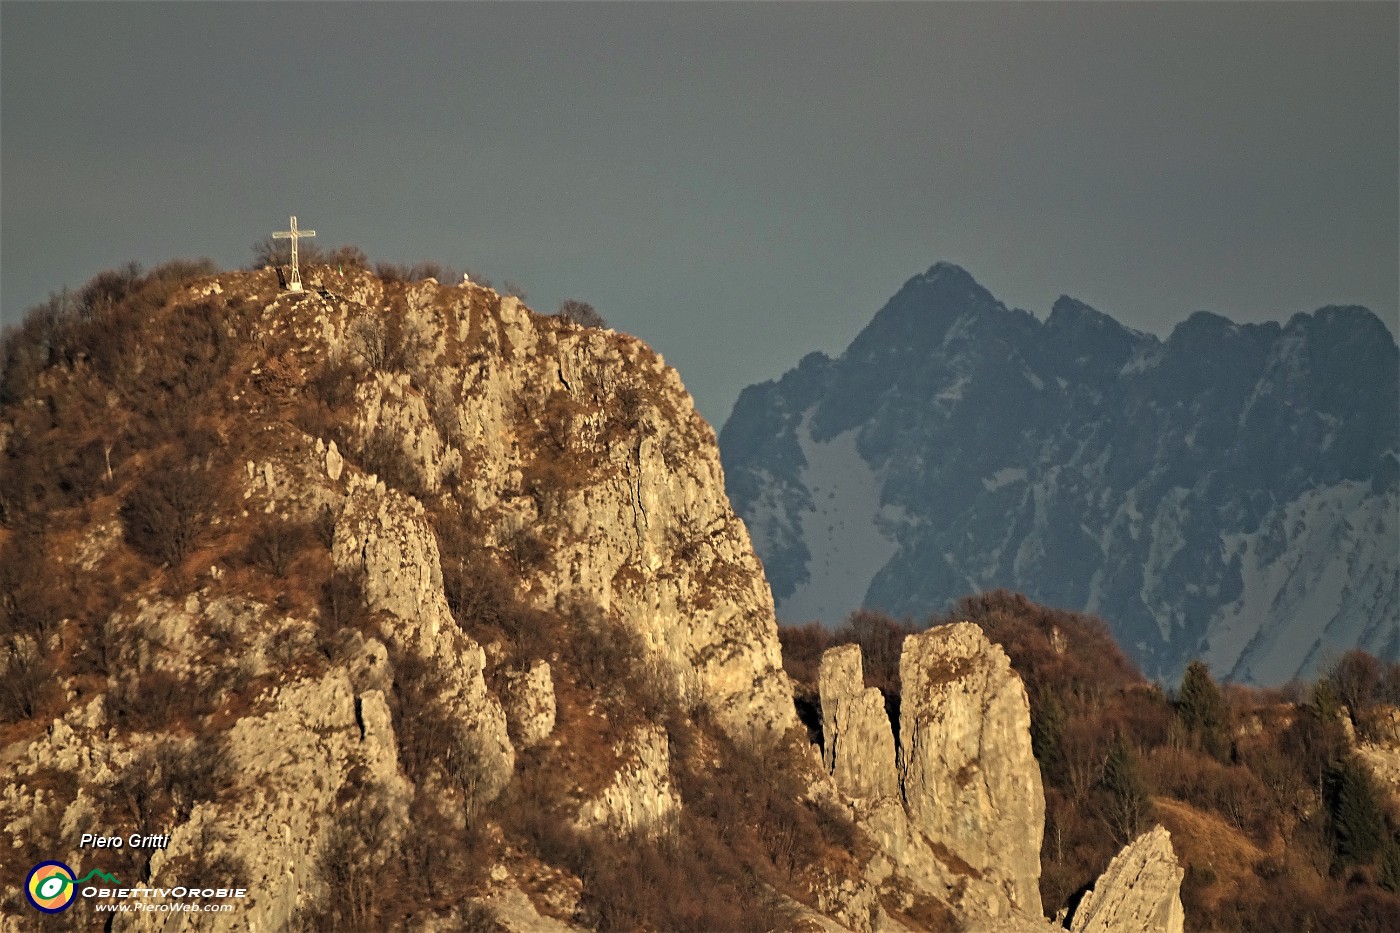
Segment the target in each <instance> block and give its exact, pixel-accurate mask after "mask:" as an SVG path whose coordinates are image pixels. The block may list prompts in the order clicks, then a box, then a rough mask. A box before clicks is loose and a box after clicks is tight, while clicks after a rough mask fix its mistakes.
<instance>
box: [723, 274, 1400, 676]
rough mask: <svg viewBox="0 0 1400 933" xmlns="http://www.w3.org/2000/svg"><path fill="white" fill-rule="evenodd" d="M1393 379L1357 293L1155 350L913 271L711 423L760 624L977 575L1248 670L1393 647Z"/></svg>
mask: <svg viewBox="0 0 1400 933" xmlns="http://www.w3.org/2000/svg"><path fill="white" fill-rule="evenodd" d="M1398 376H1400V353H1398V352H1397V349H1396V344H1395V337H1394V336H1393V335H1392V334H1391V333H1390V331H1389V330H1388V329H1387V327H1386V325H1385V324H1384V323H1383V322H1382V321H1381V320H1380V319H1379V318H1378V317H1377V316H1376V315H1374V314H1372V313H1371V312H1369V311H1367V310H1366V309H1364V308H1358V307H1328V308H1322V309H1320V310H1317V311H1315V312H1313V313H1310V314H1297V315H1294V316H1293V317H1292V318H1291V319H1289V320H1288V321H1287V323H1286V324H1282V325H1280V324H1276V323H1266V324H1242V325H1237V324H1234V323H1231V322H1230V321H1228V320H1226V319H1225V318H1223V317H1220V316H1218V315H1214V314H1210V313H1207V312H1204V311H1202V312H1197V313H1195V314H1193V315H1191V316H1190V317H1189V318H1187V319H1186V320H1185V321H1183V322H1182V323H1181V324H1180V325H1179V326H1178V327H1177V328H1176V329H1175V330H1174V331H1173V332H1172V334H1171V335H1170V336H1169V337H1168V338H1167V339H1165V340H1160V339H1158V338H1157V337H1155V336H1152V335H1150V334H1144V333H1139V332H1137V331H1133V330H1130V329H1129V328H1126V327H1124V326H1122V325H1121V324H1119V323H1118V322H1117V321H1115V320H1114V319H1113V318H1111V317H1109V316H1108V315H1106V314H1103V313H1100V312H1099V311H1096V310H1094V309H1093V308H1090V307H1088V306H1087V305H1084V304H1083V303H1081V302H1078V301H1075V300H1073V299H1071V298H1060V299H1059V300H1058V301H1056V302H1055V305H1054V307H1053V309H1052V310H1051V311H1050V313H1049V315H1048V317H1047V318H1045V319H1043V320H1038V319H1037V318H1035V317H1033V316H1032V315H1031V314H1030V313H1028V312H1026V311H1022V310H1018V309H1014V308H1008V307H1006V306H1005V305H1004V304H1002V303H1001V302H1000V301H998V300H997V299H996V298H995V297H994V296H993V295H991V294H990V293H989V292H988V291H987V290H986V289H984V288H983V287H982V286H981V285H979V284H978V283H977V282H976V281H975V280H974V279H973V277H972V276H971V275H969V274H968V273H967V272H966V271H964V270H962V269H960V268H958V267H956V266H953V265H950V264H948V263H938V264H937V265H935V266H933V267H932V268H930V269H929V270H928V271H927V272H925V273H923V274H921V275H917V276H914V277H913V278H911V279H910V280H909V281H908V282H906V283H905V284H904V286H903V287H902V288H900V289H899V291H898V292H897V293H896V294H895V295H894V296H893V297H892V298H891V299H890V300H889V302H888V303H887V304H886V305H885V306H884V308H882V309H880V310H879V311H878V312H877V313H876V314H875V315H874V317H873V318H872V320H871V321H870V323H869V325H868V326H867V327H866V328H865V329H864V330H863V331H862V332H861V333H860V335H859V336H857V337H856V339H855V340H853V341H852V342H851V345H850V346H849V347H848V348H847V349H846V350H845V352H844V353H842V354H841V355H840V356H839V357H836V358H829V357H827V356H825V355H824V354H821V353H812V354H809V355H808V356H807V357H805V358H803V360H802V361H801V362H800V363H799V364H798V365H797V367H796V368H794V369H792V370H790V371H788V372H787V373H785V374H783V375H782V377H781V378H780V379H775V380H774V381H773V382H767V383H763V384H760V385H755V386H750V387H749V388H747V389H745V390H744V391H743V393H742V394H741V395H740V397H739V399H738V401H737V403H736V404H735V407H734V412H733V414H732V415H731V416H730V418H729V421H728V422H727V423H726V424H725V425H724V429H723V431H722V432H721V435H720V438H721V448H722V451H723V455H724V466H725V474H726V481H727V483H728V488H729V494H730V497H731V498H732V499H733V501H734V505H735V508H736V510H737V511H738V512H739V514H740V515H742V516H743V517H744V520H745V521H746V522H748V525H749V529H750V533H751V534H752V535H753V538H754V546H755V547H756V548H757V549H758V552H759V555H760V556H761V557H762V558H763V563H764V567H765V568H766V570H767V572H768V575H769V579H770V581H771V583H772V585H773V592H774V595H775V596H776V598H777V600H778V611H779V613H780V615H781V616H782V617H783V618H785V619H789V620H791V621H793V622H806V621H809V620H811V619H814V618H816V619H822V620H823V621H826V622H828V623H829V624H838V623H839V622H840V620H841V619H843V618H844V617H845V616H846V614H847V613H849V612H851V611H852V610H854V609H856V608H859V607H861V606H866V607H869V608H872V609H882V610H884V611H886V612H889V613H891V614H893V615H896V616H902V615H911V616H915V617H920V616H923V615H925V614H927V613H930V612H942V611H944V610H945V609H946V608H947V606H948V604H949V603H950V602H951V601H952V600H955V599H958V598H960V597H962V596H964V595H966V594H968V593H970V592H976V591H978V590H992V589H997V588H1000V587H1005V588H1008V589H1012V590H1015V591H1017V592H1021V593H1024V594H1026V595H1027V596H1029V597H1030V598H1031V599H1033V600H1036V601H1039V602H1042V603H1047V604H1049V605H1054V606H1059V607H1062V608H1066V609H1074V610H1084V611H1089V612H1094V613H1098V614H1100V615H1102V616H1103V617H1104V618H1105V619H1108V620H1110V621H1111V624H1112V625H1113V626H1114V627H1115V633H1114V634H1115V636H1116V639H1117V641H1118V643H1119V644H1120V645H1122V646H1123V647H1124V649H1125V650H1127V651H1129V652H1130V653H1132V654H1133V656H1134V659H1135V660H1136V661H1137V662H1138V663H1139V665H1140V666H1141V667H1142V669H1143V671H1144V672H1145V673H1146V674H1147V675H1148V676H1149V677H1160V678H1161V679H1163V680H1165V681H1167V682H1171V683H1175V682H1177V681H1179V680H1180V677H1181V672H1182V670H1183V669H1184V668H1185V666H1186V664H1187V663H1188V662H1189V661H1190V660H1191V659H1193V658H1196V657H1202V658H1204V659H1205V660H1206V661H1208V662H1209V663H1210V665H1211V668H1212V669H1213V670H1215V671H1217V672H1218V673H1219V674H1220V675H1222V676H1225V677H1228V678H1229V679H1232V680H1246V681H1254V682H1256V683H1264V684H1275V683H1283V682H1285V681H1287V680H1289V679H1290V678H1292V677H1294V676H1298V677H1308V676H1311V673H1312V672H1313V670H1314V668H1315V665H1316V664H1317V663H1318V660H1319V658H1322V657H1327V656H1337V655H1340V654H1342V653H1343V652H1344V651H1346V650H1347V649H1348V648H1351V647H1362V648H1365V649H1367V650H1368V651H1371V652H1372V653H1374V654H1377V655H1381V656H1384V657H1386V658H1389V659H1392V660H1393V659H1395V658H1396V655H1395V652H1396V650H1397V649H1396V645H1397V644H1400V583H1397V581H1400V557H1397V551H1396V548H1395V544H1394V542H1395V540H1396V536H1397V533H1400V532H1397V519H1396V516H1397V510H1400V463H1398V462H1397V451H1400V410H1397V406H1396V404H1395V399H1396V397H1397V394H1400V384H1397V378H1398ZM833 528H834V529H835V532H834V533H832V531H831V529H833ZM1319 639H1320V641H1319Z"/></svg>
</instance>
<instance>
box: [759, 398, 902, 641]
mask: <svg viewBox="0 0 1400 933" xmlns="http://www.w3.org/2000/svg"><path fill="white" fill-rule="evenodd" d="M856 433H857V432H856V431H855V430H850V431H846V432H844V433H842V434H838V435H837V436H836V437H834V438H832V439H831V440H829V441H826V442H824V443H818V442H817V441H814V440H812V432H811V425H810V418H808V419H807V420H806V421H804V422H803V424H802V426H801V427H800V428H799V429H798V432H797V437H798V441H799V443H800V444H801V446H802V455H803V457H804V458H806V461H807V465H806V467H805V468H804V469H803V470H802V474H801V476H802V480H801V482H802V485H803V486H805V487H806V489H807V492H808V494H809V495H810V497H811V506H810V507H809V508H808V509H807V510H805V511H803V512H802V513H801V515H800V522H801V526H802V540H803V541H805V542H807V547H808V549H809V551H810V552H811V556H810V558H809V559H808V562H807V580H806V582H804V583H802V584H800V585H799V586H798V587H797V591H796V592H795V593H793V594H792V595H791V596H789V597H787V598H786V599H784V600H783V601H782V616H783V618H784V619H785V620H786V621H788V622H794V623H799V622H810V621H812V620H813V619H818V620H821V621H823V622H827V623H829V624H835V623H838V622H840V621H841V620H842V619H844V618H845V617H846V615H847V614H848V613H849V612H850V611H851V609H852V607H855V606H859V605H860V604H861V602H862V600H864V598H865V591H866V589H867V588H868V587H869V586H870V580H871V579H872V578H873V577H874V576H875V574H876V572H877V571H879V569H880V568H881V567H883V566H884V565H885V564H886V563H888V562H889V559H890V558H891V557H893V556H894V554H895V551H896V550H897V549H898V544H897V543H896V542H895V541H894V540H893V539H892V538H891V537H890V536H889V535H888V534H887V533H886V532H887V530H888V529H891V528H892V526H893V525H894V524H896V523H898V521H899V520H900V515H898V514H896V513H897V511H898V510H896V509H885V510H882V509H881V507H880V490H881V488H882V487H883V485H884V480H883V478H882V477H881V476H880V474H879V472H878V471H876V470H873V469H871V467H870V465H869V464H867V463H866V462H865V459H864V458H863V457H862V456H861V455H860V451H859V450H858V449H857V448H856Z"/></svg>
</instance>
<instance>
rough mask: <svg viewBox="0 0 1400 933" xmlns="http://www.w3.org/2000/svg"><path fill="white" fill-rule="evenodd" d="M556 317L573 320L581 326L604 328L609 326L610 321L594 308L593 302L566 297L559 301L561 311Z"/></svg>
mask: <svg viewBox="0 0 1400 933" xmlns="http://www.w3.org/2000/svg"><path fill="white" fill-rule="evenodd" d="M556 317H562V318H563V319H564V320H566V321H573V322H574V323H575V324H578V325H579V326H580V327H598V328H603V327H607V326H608V322H607V321H605V320H603V316H602V315H601V314H599V313H598V312H597V311H596V310H594V308H593V306H592V305H591V304H589V303H588V302H586V301H579V300H578V299H577V298H565V299H564V300H563V301H561V302H559V312H558V314H557V315H556Z"/></svg>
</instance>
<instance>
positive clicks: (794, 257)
mask: <svg viewBox="0 0 1400 933" xmlns="http://www.w3.org/2000/svg"><path fill="white" fill-rule="evenodd" d="M1397 11H1400V6H1397V4H1395V3H1363V4H1349V3H1321V4H1309V3H1287V4H1282V3H1248V4H1238V5H1237V4H1225V3H1218V4H1217V3H1168V4H1128V3H1092V4H1091V3H1066V4H1054V3H1037V4H1011V3H982V4H951V3H949V4H944V3H932V4H897V5H893V4H892V5H884V4H849V5H848V4H820V5H808V4H773V3H770V4H762V5H758V4H754V5H750V4H742V3H734V4H719V5H710V4H686V5H671V4H666V5H661V4H588V5H585V4H568V5H562V4H544V3H541V4H489V5H486V4H474V5H466V4H423V5H419V4H408V3H393V4H390V3H382V4H369V3H366V4H345V5H337V4H297V5H292V4H285V5H284V4H276V5H273V4H267V5H264V4H252V3H237V4H232V3H230V4H224V3H199V4H193V3H187V4H171V3H163V4H151V5H148V4H95V3H89V4H59V3H28V2H15V0H6V2H4V3H2V4H0V46H2V47H0V72H2V73H0V149H3V159H2V160H0V213H3V217H0V308H3V313H4V320H5V322H7V323H14V321H15V320H17V318H18V317H19V315H20V313H21V312H22V311H23V310H24V309H25V308H27V307H29V306H30V305H32V304H34V303H35V302H37V301H40V300H42V299H43V298H44V297H45V296H46V295H47V294H48V293H49V292H50V291H53V290H56V289H58V288H59V287H61V286H63V285H65V284H66V285H70V286H77V285H80V284H81V283H82V282H83V281H85V280H86V279H87V278H88V277H89V276H91V275H92V274H93V273H95V272H97V271H99V270H101V269H103V268H106V267H109V266H112V265H116V264H119V263H123V262H126V261H128V260H132V259H135V260H139V261H142V262H144V263H146V264H148V265H149V264H153V263H156V262H159V261H162V260H164V259H168V258H172V257H176V256H209V257H211V258H213V259H214V260H216V261H217V262H219V263H220V264H222V265H224V266H227V267H236V266H241V265H243V264H246V263H247V262H249V261H250V259H251V257H252V253H251V250H250V246H251V244H252V243H253V241H255V240H257V239H258V238H260V237H262V236H264V235H266V234H267V233H269V232H271V231H273V230H281V229H285V227H286V224H287V216H288V215H289V214H293V213H295V214H297V215H298V216H299V220H300V222H301V225H302V226H304V227H314V228H315V229H316V230H317V231H318V236H317V243H318V244H320V245H324V246H335V245H339V244H344V243H354V244H357V245H359V246H360V247H361V248H363V249H364V250H365V251H366V252H367V253H369V255H370V257H371V258H372V259H375V260H381V259H382V260H395V261H413V260H417V259H423V258H434V259H437V260H439V261H441V262H443V263H446V264H455V265H463V266H468V267H470V268H472V269H473V270H477V271H479V272H480V273H482V274H484V275H486V276H489V277H491V278H492V279H493V280H495V281H496V283H497V284H499V283H500V282H502V281H503V280H505V279H510V280H513V281H515V282H518V283H519V284H520V285H521V286H523V287H524V288H525V290H526V291H527V293H528V297H529V303H530V304H531V305H532V306H533V307H535V308H536V309H538V310H543V311H553V310H554V309H555V308H556V307H557V305H558V303H559V301H560V300H561V299H563V298H568V297H578V298H582V299H586V300H588V301H590V302H592V303H593V304H594V305H595V306H596V307H597V308H598V310H599V311H600V312H601V313H602V314H603V315H604V316H605V317H607V319H608V320H609V322H610V323H612V324H613V325H615V326H616V327H618V328H619V329H622V330H626V331H630V332H632V333H635V334H638V335H640V336H642V337H643V338H645V339H646V340H648V341H649V342H650V343H652V344H653V345H654V346H655V347H657V348H658V349H659V350H660V351H661V352H662V353H663V354H665V356H666V358H667V360H668V361H670V362H671V363H673V364H674V365H676V366H677V367H678V368H679V369H680V372H681V375H682V377H683V378H684V380H685V382H686V384H687V386H688V387H689V388H690V389H691V391H692V393H693V394H694V395H695V397H696V399H697V401H698V404H699V406H700V409H701V411H702V413H703V414H705V415H706V416H707V417H708V418H709V419H710V420H711V421H712V422H713V423H714V424H715V426H716V427H718V426H719V425H720V424H721V423H722V422H723V421H724V419H725V418H726V417H727V416H728V414H729V410H730V407H731V406H732V404H733V401H734V398H735V396H736V395H737V394H738V391H739V390H740V389H741V388H742V387H743V386H745V385H747V384H749V383H752V382H756V381H761V380H763V379H769V378H773V377H776V376H778V375H779V374H781V372H782V371H784V370H785V369H787V368H788V367H790V366H791V365H793V364H794V363H796V361H797V360H798V359H799V358H801V357H802V356H803V355H804V354H805V353H806V352H808V351H810V350H813V349H823V350H826V351H828V352H833V353H835V352H839V351H840V350H841V349H843V348H844V347H845V345H846V344H847V343H848V342H849V341H850V339H851V338H852V337H853V336H854V335H855V334H856V333H857V331H859V330H860V328H861V327H862V326H863V325H864V324H865V323H866V322H867V321H868V320H869V318H870V316H871V315H872V314H873V313H874V312H875V311H876V310H877V309H878V308H879V307H880V306H881V305H882V304H883V303H884V301H885V300H886V299H887V298H888V297H889V296H890V295H891V294H893V292H894V291H895V290H896V289H897V288H898V287H899V286H900V284H901V283H903V282H904V280H905V279H907V278H908V277H909V276H911V275H914V274H916V273H918V272H921V271H923V270H924V269H926V268H927V267H928V266H929V265H931V264H932V263H933V262H935V261H937V260H940V259H942V260H949V261H952V262H956V263H959V264H961V265H963V266H964V267H966V268H967V269H968V270H969V271H970V272H971V273H972V274H973V275H974V276H976V277H977V278H978V280H979V281H981V282H982V283H983V284H984V285H985V286H987V287H988V288H989V289H990V290H991V291H992V292H993V293H994V294H996V295H997V296H998V297H999V298H1001V299H1002V300H1003V301H1005V302H1006V303H1007V304H1009V305H1014V306H1019V307H1023V308H1026V309H1028V310H1031V311H1033V312H1035V313H1036V314H1037V315H1039V316H1041V317H1043V316H1044V315H1045V313H1046V312H1047V311H1048V309H1049V307H1050V305H1051V303H1052V302H1053V301H1054V299H1055V298H1056V297H1057V296H1058V295H1060V294H1062V293H1067V294H1071V295H1074V296H1075V297H1078V298H1080V299H1082V300H1084V301H1087V302H1088V303H1090V304H1092V305H1094V306H1095V307H1098V308H1099V309H1100V310H1103V311H1106V312H1108V313H1110V314H1112V315H1114V316H1115V317H1117V318H1118V319H1119V320H1121V321H1123V322H1124V323H1126V324H1128V325H1130V326H1133V327H1137V328H1139V329H1143V330H1148V331H1152V332H1155V333H1158V334H1163V335H1164V334H1166V333H1167V332H1169V331H1170V329H1171V327H1172V326H1173V325H1174V324H1176V323H1177V322H1178V321H1180V320H1182V319H1183V318H1184V317H1186V316H1187V315H1188V314H1189V313H1190V312H1191V311H1194V310H1197V309H1202V308H1205V309H1210V310H1214V311H1217V312H1220V313H1222V314H1225V315H1227V316H1229V317H1231V318H1233V319H1234V320H1236V321H1260V320H1280V319H1283V320H1286V319H1287V318H1288V316H1290V315H1291V314H1293V313H1294V312H1297V311H1303V310H1309V311H1310V310H1313V309H1315V308H1317V307H1319V306H1321V305H1324V304H1329V303H1355V304H1364V305H1367V306H1368V307H1370V308H1372V309H1373V310H1375V311H1376V312H1377V313H1378V314H1380V315H1381V317H1382V318H1383V319H1385V320H1386V321H1387V323H1388V324H1389V325H1390V326H1391V329H1392V331H1395V330H1396V329H1397V322H1396V318H1397V292H1400V282H1398V281H1397V265H1398V264H1397V254H1400V241H1398V239H1397V226H1400V224H1398V223H1397V210H1398V208H1397V205H1398V204H1400V190H1398V189H1397V152H1400V129H1398V128H1397V113H1400V94H1398V92H1397V88H1398V87H1400V73H1398V72H1397V43H1400V27H1398V26H1397V15H1398V14H1397Z"/></svg>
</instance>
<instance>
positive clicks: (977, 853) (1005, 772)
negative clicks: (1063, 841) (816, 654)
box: [820, 623, 1045, 929]
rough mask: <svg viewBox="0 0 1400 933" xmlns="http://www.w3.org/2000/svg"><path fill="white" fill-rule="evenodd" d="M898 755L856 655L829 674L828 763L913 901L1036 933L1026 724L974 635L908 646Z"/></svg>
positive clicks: (1010, 678) (1019, 692)
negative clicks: (922, 899) (921, 898)
mask: <svg viewBox="0 0 1400 933" xmlns="http://www.w3.org/2000/svg"><path fill="white" fill-rule="evenodd" d="M900 681H901V689H900V704H899V727H900V728H899V746H898V753H897V754H896V752H895V745H894V742H893V739H892V736H891V723H890V720H889V718H888V716H887V715H886V712H885V708H884V703H883V700H882V698H881V696H880V693H879V691H878V690H875V689H874V688H868V689H865V688H863V683H862V676H861V654H860V648H859V647H858V646H856V645H844V646H841V647H838V648H833V649H831V650H829V651H827V652H826V654H825V655H824V656H823V658H822V663H821V679H820V690H821V704H822V721H823V760H824V763H825V765H826V769H827V771H828V773H830V774H832V775H833V777H834V779H835V783H836V787H837V789H838V790H839V791H840V792H841V793H842V794H843V795H845V796H846V797H847V798H850V799H851V801H852V806H853V809H854V811H855V813H856V815H857V819H858V821H859V822H860V823H861V824H862V825H863V826H864V827H865V828H866V829H867V831H869V832H870V834H871V835H872V837H873V838H874V839H875V841H876V842H877V844H878V845H879V846H880V848H881V850H882V853H883V856H884V857H885V858H886V859H888V861H889V868H886V869H883V870H882V869H881V866H880V865H879V864H878V863H875V864H872V868H873V871H874V875H875V877H877V878H880V880H881V881H884V880H885V879H884V878H883V877H881V876H882V875H888V873H889V871H891V870H892V871H893V872H894V873H895V875H896V877H897V878H898V879H899V882H898V884H899V885H901V886H902V887H903V888H904V889H905V890H906V892H907V891H908V890H911V889H912V890H918V891H921V892H923V893H924V894H925V895H927V896H930V897H933V898H935V899H937V900H939V901H941V902H944V903H949V904H952V905H954V906H955V907H956V909H957V910H958V912H960V913H962V914H964V915H966V916H968V917H969V918H972V919H973V920H974V921H975V922H976V923H978V924H980V925H982V926H984V927H986V928H988V929H993V928H997V929H1018V928H1022V927H1024V928H1028V929H1038V928H1042V927H1043V923H1042V922H1040V893H1039V888H1038V881H1039V877H1040V841H1041V833H1042V830H1043V826H1044V819H1045V801H1044V796H1043V793H1042V790H1041V786H1040V770H1039V766H1038V765H1037V763H1036V761H1035V759H1034V757H1033V755H1032V752H1031V741H1030V711H1029V705H1028V703H1027V699H1026V693H1025V689H1024V687H1022V685H1021V681H1020V678H1019V677H1017V676H1016V674H1015V672H1013V671H1012V670H1011V667H1010V664H1009V662H1008V661H1007V658H1006V655H1005V653H1003V652H1002V650H1001V649H1000V648H999V647H998V646H996V645H993V644H991V643H990V642H989V641H987V639H986V637H985V636H984V635H983V634H982V632H981V630H980V629H978V628H977V627H976V626H974V625H969V624H965V623H964V624H958V625H949V626H942V627H940V628H935V629H931V630H929V631H927V632H924V633H921V634H918V635H914V636H910V637H909V638H907V639H906V640H905V642H904V646H903V650H902V653H901V656H900Z"/></svg>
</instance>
